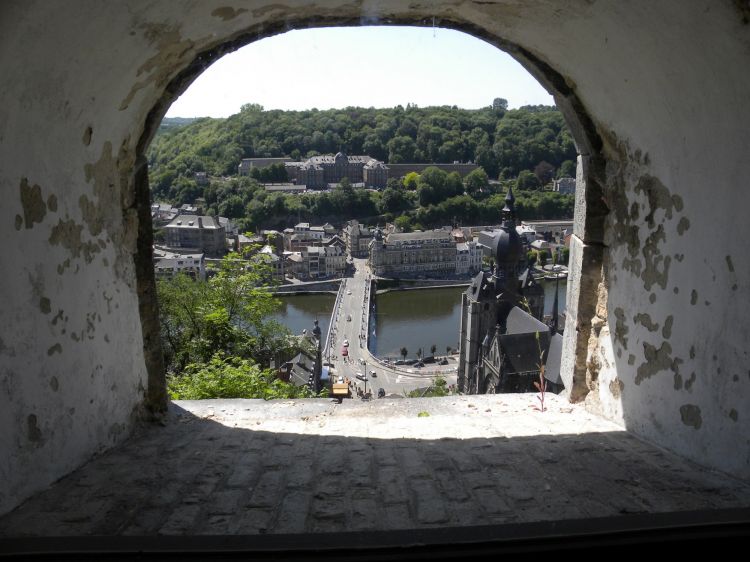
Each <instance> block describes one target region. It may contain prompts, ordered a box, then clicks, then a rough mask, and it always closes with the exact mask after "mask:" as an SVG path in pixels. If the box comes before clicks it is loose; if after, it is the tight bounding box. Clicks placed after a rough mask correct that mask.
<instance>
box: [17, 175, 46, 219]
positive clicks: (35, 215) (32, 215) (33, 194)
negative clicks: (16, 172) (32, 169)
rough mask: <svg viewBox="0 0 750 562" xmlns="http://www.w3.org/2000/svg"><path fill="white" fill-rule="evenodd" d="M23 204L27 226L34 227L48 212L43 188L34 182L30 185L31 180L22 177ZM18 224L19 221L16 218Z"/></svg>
mask: <svg viewBox="0 0 750 562" xmlns="http://www.w3.org/2000/svg"><path fill="white" fill-rule="evenodd" d="M20 189H21V206H22V207H23V218H24V221H25V223H26V228H27V229H29V228H33V227H34V223H35V222H38V223H41V222H42V221H43V220H44V216H45V215H46V214H47V205H45V203H44V199H43V198H42V188H41V187H39V186H38V185H36V184H34V185H33V186H29V180H28V179H26V178H22V179H21V187H20ZM16 224H18V221H17V220H16Z"/></svg>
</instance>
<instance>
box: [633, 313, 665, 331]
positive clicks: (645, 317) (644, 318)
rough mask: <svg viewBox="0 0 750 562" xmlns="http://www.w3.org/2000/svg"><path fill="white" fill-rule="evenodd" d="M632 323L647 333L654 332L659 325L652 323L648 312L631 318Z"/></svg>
mask: <svg viewBox="0 0 750 562" xmlns="http://www.w3.org/2000/svg"><path fill="white" fill-rule="evenodd" d="M633 322H635V323H636V324H641V325H642V326H643V327H644V328H646V329H647V330H648V331H649V332H655V331H657V330H658V329H659V323H658V322H652V321H651V315H650V314H649V313H648V312H639V313H638V314H636V315H635V316H634V317H633Z"/></svg>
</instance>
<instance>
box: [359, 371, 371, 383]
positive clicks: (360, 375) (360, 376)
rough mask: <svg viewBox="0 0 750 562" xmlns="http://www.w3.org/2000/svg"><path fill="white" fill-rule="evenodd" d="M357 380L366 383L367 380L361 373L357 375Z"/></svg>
mask: <svg viewBox="0 0 750 562" xmlns="http://www.w3.org/2000/svg"><path fill="white" fill-rule="evenodd" d="M357 378H358V379H359V380H361V381H364V382H367V381H368V380H369V379H368V378H367V377H366V376H365V375H363V374H362V373H357Z"/></svg>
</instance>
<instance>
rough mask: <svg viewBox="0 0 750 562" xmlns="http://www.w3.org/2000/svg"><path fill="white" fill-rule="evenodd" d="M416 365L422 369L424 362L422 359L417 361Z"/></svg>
mask: <svg viewBox="0 0 750 562" xmlns="http://www.w3.org/2000/svg"><path fill="white" fill-rule="evenodd" d="M414 367H416V368H417V369H421V368H422V367H424V363H422V362H421V361H417V362H416V363H414Z"/></svg>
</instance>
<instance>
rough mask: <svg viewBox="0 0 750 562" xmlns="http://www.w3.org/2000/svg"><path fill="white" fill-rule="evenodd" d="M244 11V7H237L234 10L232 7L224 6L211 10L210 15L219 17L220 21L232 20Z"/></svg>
mask: <svg viewBox="0 0 750 562" xmlns="http://www.w3.org/2000/svg"><path fill="white" fill-rule="evenodd" d="M245 12H247V10H246V9H245V8H238V9H236V10H235V9H234V8H232V7H228V6H225V7H222V8H216V9H215V10H214V11H213V12H211V15H212V16H214V17H217V18H221V19H222V21H229V20H233V19H234V18H236V17H237V16H239V15H240V14H244V13H245Z"/></svg>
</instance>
